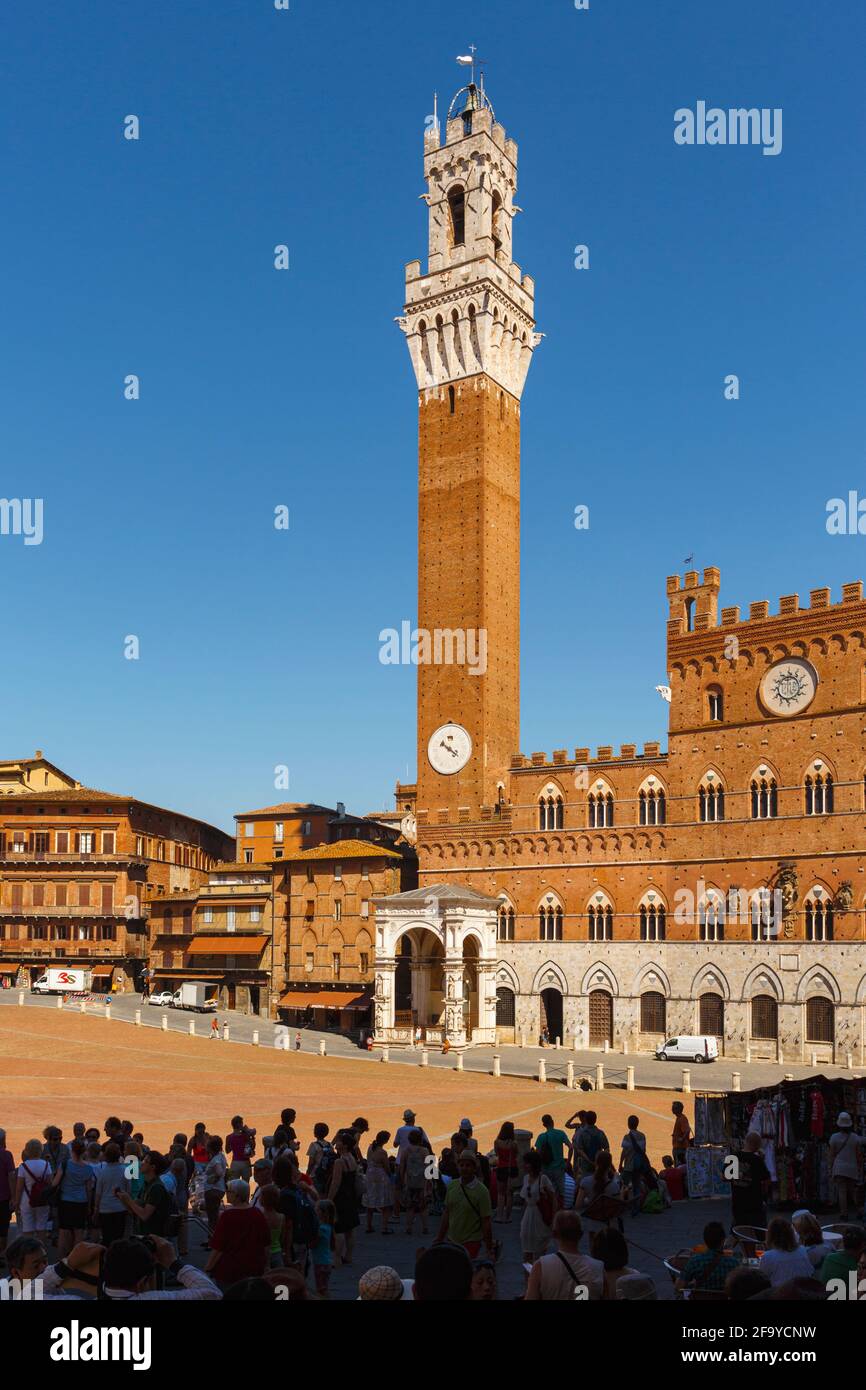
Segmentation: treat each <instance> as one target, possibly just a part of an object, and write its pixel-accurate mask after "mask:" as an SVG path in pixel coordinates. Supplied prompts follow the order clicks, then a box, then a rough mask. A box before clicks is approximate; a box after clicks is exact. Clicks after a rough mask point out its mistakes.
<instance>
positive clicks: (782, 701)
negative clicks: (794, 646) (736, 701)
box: [759, 657, 818, 718]
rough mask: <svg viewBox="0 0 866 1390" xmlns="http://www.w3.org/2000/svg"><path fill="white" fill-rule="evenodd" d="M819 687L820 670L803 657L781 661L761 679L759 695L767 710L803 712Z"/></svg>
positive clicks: (779, 713)
mask: <svg viewBox="0 0 866 1390" xmlns="http://www.w3.org/2000/svg"><path fill="white" fill-rule="evenodd" d="M817 689H818V673H817V671H816V670H815V668H814V666H813V665H812V663H811V662H810V661H803V660H802V659H801V658H800V657H794V658H788V659H786V660H784V661H777V662H776V663H775V665H774V666H771V667H770V669H769V671H767V673H766V674H765V676H764V678H763V680H762V681H761V685H760V690H759V694H760V697H761V704H762V705H763V706H764V709H767V710H769V711H770V713H771V714H778V715H781V716H782V717H783V718H784V717H785V716H787V715H792V714H802V712H803V710H804V709H808V708H809V706H810V705H811V703H812V701H813V700H814V698H815V691H816V690H817Z"/></svg>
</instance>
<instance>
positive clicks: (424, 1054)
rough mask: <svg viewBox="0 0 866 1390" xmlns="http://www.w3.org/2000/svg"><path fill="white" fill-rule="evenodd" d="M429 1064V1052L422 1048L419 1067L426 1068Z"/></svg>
mask: <svg viewBox="0 0 866 1390" xmlns="http://www.w3.org/2000/svg"><path fill="white" fill-rule="evenodd" d="M429 1062H430V1054H429V1052H428V1051H427V1049H426V1047H422V1048H421V1065H422V1067H426V1066H427V1065H428V1064H429Z"/></svg>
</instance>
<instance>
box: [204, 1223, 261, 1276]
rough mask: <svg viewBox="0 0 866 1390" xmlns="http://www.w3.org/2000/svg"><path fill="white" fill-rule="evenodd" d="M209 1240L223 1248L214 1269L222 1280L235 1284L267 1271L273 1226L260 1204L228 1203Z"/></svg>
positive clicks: (212, 1244)
mask: <svg viewBox="0 0 866 1390" xmlns="http://www.w3.org/2000/svg"><path fill="white" fill-rule="evenodd" d="M210 1243H211V1248H212V1249H214V1250H219V1251H220V1252H221V1253H220V1258H219V1260H218V1261H217V1264H216V1265H215V1267H214V1269H213V1271H212V1273H213V1274H214V1275H215V1276H216V1278H217V1279H218V1280H219V1282H220V1283H221V1284H236V1283H237V1282H238V1280H239V1279H250V1278H253V1277H257V1276H258V1275H260V1274H262V1273H263V1272H264V1269H265V1262H266V1258H267V1252H268V1249H269V1248H270V1243H271V1228H270V1226H269V1225H268V1223H267V1221H266V1220H265V1218H264V1216H263V1215H262V1213H261V1212H260V1211H259V1209H258V1207H225V1208H224V1210H223V1211H221V1212H220V1216H219V1220H218V1221H217V1223H216V1230H215V1231H214V1233H213V1235H212V1236H211V1239H210Z"/></svg>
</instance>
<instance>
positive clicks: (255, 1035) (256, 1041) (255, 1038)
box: [253, 1028, 259, 1047]
mask: <svg viewBox="0 0 866 1390" xmlns="http://www.w3.org/2000/svg"><path fill="white" fill-rule="evenodd" d="M258 1045H259V1030H258V1028H254V1029H253V1047H258Z"/></svg>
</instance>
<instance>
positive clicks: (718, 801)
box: [698, 776, 725, 821]
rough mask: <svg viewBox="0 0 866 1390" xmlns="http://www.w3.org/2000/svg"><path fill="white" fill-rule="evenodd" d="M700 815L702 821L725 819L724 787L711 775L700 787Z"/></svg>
mask: <svg viewBox="0 0 866 1390" xmlns="http://www.w3.org/2000/svg"><path fill="white" fill-rule="evenodd" d="M698 817H699V819H700V820H702V821H717V820H724V819H725V792H724V788H723V787H721V786H720V785H719V784H718V783H717V782H716V781H715V780H713V779H711V778H710V777H709V776H707V777H705V778H704V780H703V782H701V785H700V787H699V788H698Z"/></svg>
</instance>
